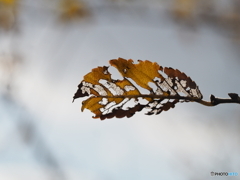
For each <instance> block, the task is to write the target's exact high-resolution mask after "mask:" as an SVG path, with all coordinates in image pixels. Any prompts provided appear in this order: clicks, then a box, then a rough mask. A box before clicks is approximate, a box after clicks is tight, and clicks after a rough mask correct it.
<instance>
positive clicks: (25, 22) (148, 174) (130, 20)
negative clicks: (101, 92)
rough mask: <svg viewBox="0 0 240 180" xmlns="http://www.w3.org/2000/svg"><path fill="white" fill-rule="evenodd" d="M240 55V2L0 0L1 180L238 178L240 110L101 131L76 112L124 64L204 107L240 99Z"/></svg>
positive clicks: (187, 113)
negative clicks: (112, 65)
mask: <svg viewBox="0 0 240 180" xmlns="http://www.w3.org/2000/svg"><path fill="white" fill-rule="evenodd" d="M239 52H240V1H239V0H201V1H200V0H148V1H143V0H51V1H48V0H35V1H31V0H0V179H1V180H32V179H34V180H133V179H138V180H146V179H150V180H159V179H168V180H176V179H177V180H186V179H187V180H198V179H199V180H200V179H212V177H211V175H210V173H211V172H212V171H214V172H238V173H240V151H239V149H240V111H239V108H240V107H239V105H237V104H226V105H219V106H216V107H204V106H202V105H200V104H197V103H182V104H177V105H176V108H174V109H171V110H169V111H168V112H163V113H161V114H160V115H156V116H146V115H144V113H143V112H139V113H137V114H136V115H135V116H133V117H132V118H129V119H128V118H123V119H108V120H104V121H100V120H99V119H92V116H93V114H92V113H91V112H89V111H88V110H86V111H84V112H81V111H80V107H81V100H80V99H79V100H76V101H75V102H74V103H72V97H73V95H74V93H75V92H76V90H77V85H78V84H79V83H80V81H81V80H82V78H83V76H84V75H85V74H86V73H88V72H90V71H91V69H93V68H95V67H97V66H103V65H108V60H110V59H115V58H118V57H122V58H125V59H130V58H131V59H134V60H138V59H141V60H150V61H153V62H158V64H160V65H162V66H166V67H173V68H178V69H180V70H181V71H183V72H185V73H186V74H187V75H188V76H190V77H191V78H192V79H193V80H194V81H196V83H197V84H198V86H199V88H200V90H201V92H202V94H203V96H204V99H205V100H209V96H210V94H214V95H215V96H217V97H223V98H224V97H225V98H228V96H227V93H231V92H233V93H239V94H240V85H239V75H240V71H239V69H240V60H239V57H240V53H239ZM110 70H111V69H110ZM237 178H239V176H238V177H227V179H229V180H231V179H234V180H235V179H237Z"/></svg>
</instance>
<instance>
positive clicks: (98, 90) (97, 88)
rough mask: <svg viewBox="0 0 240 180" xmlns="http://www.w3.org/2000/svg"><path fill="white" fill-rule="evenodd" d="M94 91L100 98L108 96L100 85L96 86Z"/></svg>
mask: <svg viewBox="0 0 240 180" xmlns="http://www.w3.org/2000/svg"><path fill="white" fill-rule="evenodd" d="M93 89H94V90H95V91H97V92H98V94H99V95H100V96H107V92H106V91H105V90H104V89H103V87H102V86H100V85H95V86H94V87H93Z"/></svg>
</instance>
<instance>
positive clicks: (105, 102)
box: [99, 98, 108, 105]
mask: <svg viewBox="0 0 240 180" xmlns="http://www.w3.org/2000/svg"><path fill="white" fill-rule="evenodd" d="M107 103H108V99H107V98H102V100H101V101H99V104H101V105H106V104H107Z"/></svg>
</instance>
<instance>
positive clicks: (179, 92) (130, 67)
mask: <svg viewBox="0 0 240 180" xmlns="http://www.w3.org/2000/svg"><path fill="white" fill-rule="evenodd" d="M109 62H110V65H111V66H113V67H115V68H116V69H117V70H118V71H119V73H120V74H121V75H122V77H123V79H122V80H118V79H117V80H115V79H112V78H111V74H110V73H109V71H108V67H106V66H103V67H97V68H94V69H92V71H91V72H90V73H88V74H86V75H85V76H84V79H83V80H82V82H81V83H80V84H79V86H78V90H77V92H76V93H75V95H74V97H73V100H75V99H77V98H80V97H85V96H89V98H88V99H87V100H85V101H83V102H82V111H83V110H84V109H89V110H90V111H92V112H93V113H94V114H95V116H94V118H100V119H101V120H103V119H106V118H112V117H117V118H122V117H131V116H133V115H134V114H135V112H137V111H141V110H142V109H147V110H148V112H147V113H146V114H147V115H152V114H159V113H161V112H162V111H168V110H169V109H170V108H174V107H175V104H176V103H178V102H189V101H196V102H198V101H201V99H202V94H201V92H200V91H199V89H198V86H197V85H196V83H195V82H194V81H192V79H191V78H190V77H188V76H187V75H186V74H185V73H183V72H180V71H179V70H178V69H172V68H167V67H165V68H163V67H162V66H159V65H158V64H157V63H155V62H154V63H153V62H150V61H148V60H146V61H141V60H138V63H137V64H134V63H133V60H131V59H129V60H126V59H122V58H118V59H113V60H110V61H109ZM152 86H153V87H152ZM140 87H141V88H143V89H146V90H148V92H149V93H148V94H143V93H141V92H140V90H139V89H140Z"/></svg>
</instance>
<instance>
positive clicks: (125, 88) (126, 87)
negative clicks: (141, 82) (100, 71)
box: [124, 86, 136, 91]
mask: <svg viewBox="0 0 240 180" xmlns="http://www.w3.org/2000/svg"><path fill="white" fill-rule="evenodd" d="M135 89H136V88H135V87H133V86H125V87H124V90H125V91H132V90H135Z"/></svg>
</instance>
